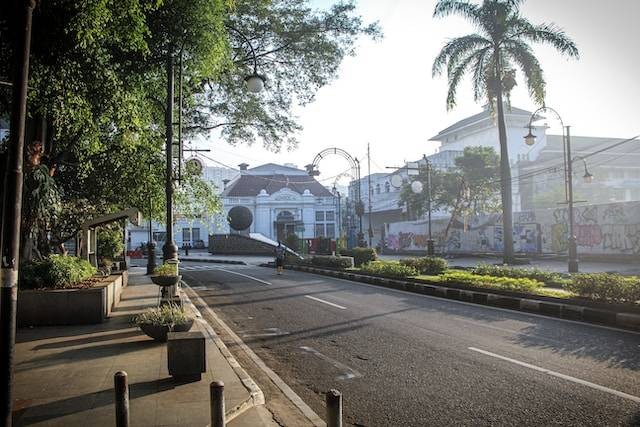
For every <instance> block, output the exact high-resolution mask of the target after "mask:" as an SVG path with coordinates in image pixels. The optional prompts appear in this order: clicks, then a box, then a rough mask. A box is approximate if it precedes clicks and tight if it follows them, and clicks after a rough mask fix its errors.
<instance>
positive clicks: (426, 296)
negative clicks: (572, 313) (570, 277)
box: [298, 271, 640, 335]
mask: <svg viewBox="0 0 640 427" xmlns="http://www.w3.org/2000/svg"><path fill="white" fill-rule="evenodd" d="M298 273H305V272H304V271H298ZM307 274H314V273H307ZM327 278H328V279H332V280H335V281H338V282H344V283H348V284H350V285H356V286H363V287H369V288H371V287H372V286H375V287H378V288H380V289H381V290H382V291H387V292H391V293H398V294H403V295H412V296H415V297H422V298H425V299H430V300H434V301H440V302H441V303H442V304H443V305H444V304H446V303H453V304H459V305H467V306H470V307H476V308H485V309H488V310H496V311H504V312H507V313H513V314H518V315H520V316H523V317H525V318H526V317H536V318H539V319H546V320H548V321H550V322H554V321H555V322H564V323H571V324H574V325H580V326H584V327H590V328H597V329H605V330H607V331H614V332H623V333H626V334H632V335H640V332H636V331H631V330H629V329H620V328H614V327H613V326H605V325H597V324H595V323H586V322H580V321H577V320H569V319H561V318H559V317H553V316H545V315H542V314H535V313H529V312H523V311H520V310H510V309H508V308H502V307H494V306H491V305H482V304H475V303H472V302H466V301H458V300H454V299H448V298H442V297H434V296H431V295H424V294H416V293H415V292H409V291H401V290H399V289H391V288H385V287H382V286H376V285H369V284H366V283H359V282H353V281H351V280H347V279H341V278H339V277H327ZM528 321H531V320H528Z"/></svg>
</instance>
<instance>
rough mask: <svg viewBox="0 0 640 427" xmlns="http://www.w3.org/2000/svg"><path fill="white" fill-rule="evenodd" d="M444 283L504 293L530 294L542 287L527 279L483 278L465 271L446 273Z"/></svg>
mask: <svg viewBox="0 0 640 427" xmlns="http://www.w3.org/2000/svg"><path fill="white" fill-rule="evenodd" d="M442 279H443V281H444V282H445V283H447V282H448V283H455V284H459V285H467V286H475V287H479V288H491V289H502V290H505V291H520V292H531V291H534V290H536V289H538V288H541V287H542V286H544V284H543V283H542V282H539V281H537V280H534V279H527V278H514V277H495V276H483V275H479V274H473V273H468V272H466V271H447V272H446V273H444V274H443V275H442Z"/></svg>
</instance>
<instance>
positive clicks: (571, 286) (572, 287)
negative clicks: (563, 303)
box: [565, 273, 640, 304]
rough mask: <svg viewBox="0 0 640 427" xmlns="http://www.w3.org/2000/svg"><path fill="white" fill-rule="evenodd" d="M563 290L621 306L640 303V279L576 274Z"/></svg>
mask: <svg viewBox="0 0 640 427" xmlns="http://www.w3.org/2000/svg"><path fill="white" fill-rule="evenodd" d="M572 279H573V280H572V281H571V282H569V283H567V284H566V285H565V289H566V290H568V291H570V292H574V293H576V294H577V295H579V296H581V297H585V298H589V299H593V300H599V301H607V302H613V303H623V304H625V303H626V304H638V303H640V278H638V277H625V276H621V275H620V274H616V273H592V274H576V275H574V276H572Z"/></svg>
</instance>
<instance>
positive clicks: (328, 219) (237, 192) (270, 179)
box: [222, 163, 338, 240]
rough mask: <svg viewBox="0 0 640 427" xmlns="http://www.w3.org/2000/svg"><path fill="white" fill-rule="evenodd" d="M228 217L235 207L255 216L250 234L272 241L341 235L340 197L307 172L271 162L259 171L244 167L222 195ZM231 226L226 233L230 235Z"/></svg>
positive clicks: (225, 230)
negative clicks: (287, 238) (338, 232)
mask: <svg viewBox="0 0 640 427" xmlns="http://www.w3.org/2000/svg"><path fill="white" fill-rule="evenodd" d="M222 198H223V199H222V200H223V205H224V210H225V217H226V215H227V214H228V212H229V210H230V209H231V208H233V207H234V206H245V207H247V208H248V209H249V210H250V211H251V213H252V214H253V223H252V224H251V226H250V228H249V230H246V231H248V232H250V233H260V234H262V235H263V236H265V237H267V238H269V239H272V240H284V239H286V237H287V236H288V235H290V234H296V235H297V236H298V237H300V238H314V237H329V238H332V239H335V238H336V234H337V227H336V224H337V220H338V219H337V198H336V197H335V196H334V195H333V194H332V193H331V192H330V191H329V190H328V189H327V188H325V187H324V186H322V184H320V183H319V182H318V181H316V180H315V179H314V178H313V177H310V176H309V175H308V173H307V172H306V171H304V170H300V169H298V168H296V167H295V166H293V165H284V166H282V165H277V164H274V163H268V164H265V165H262V166H258V167H255V168H251V169H249V168H248V165H247V164H244V163H243V164H241V165H240V175H239V176H237V177H236V178H235V179H234V180H232V181H231V182H229V183H228V184H227V187H226V189H225V190H224V192H223V193H222ZM230 231H231V230H229V227H228V226H225V227H223V228H222V233H229V232H230Z"/></svg>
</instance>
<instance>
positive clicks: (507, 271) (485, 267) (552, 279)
mask: <svg viewBox="0 0 640 427" xmlns="http://www.w3.org/2000/svg"><path fill="white" fill-rule="evenodd" d="M472 273H473V274H479V275H482V276H495V277H513V278H516V279H519V278H526V279H533V280H537V281H539V282H542V283H545V284H547V285H564V284H566V283H568V282H569V281H570V280H569V279H567V278H565V277H564V276H563V275H562V274H560V273H555V272H552V271H544V270H540V269H538V268H518V267H508V266H501V265H490V264H478V265H477V266H476V267H475V268H474V269H473V270H472Z"/></svg>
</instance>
